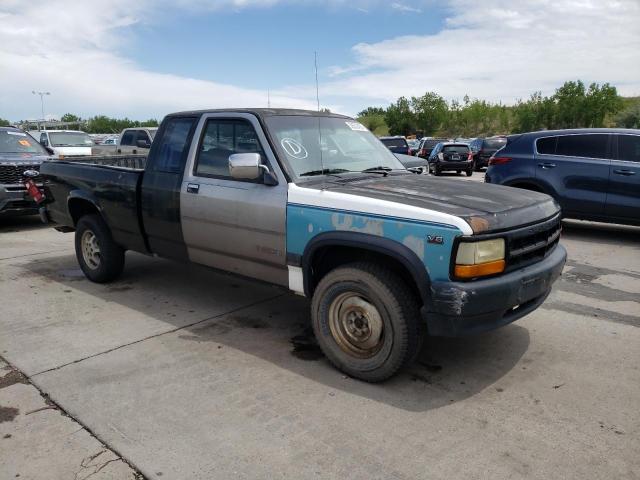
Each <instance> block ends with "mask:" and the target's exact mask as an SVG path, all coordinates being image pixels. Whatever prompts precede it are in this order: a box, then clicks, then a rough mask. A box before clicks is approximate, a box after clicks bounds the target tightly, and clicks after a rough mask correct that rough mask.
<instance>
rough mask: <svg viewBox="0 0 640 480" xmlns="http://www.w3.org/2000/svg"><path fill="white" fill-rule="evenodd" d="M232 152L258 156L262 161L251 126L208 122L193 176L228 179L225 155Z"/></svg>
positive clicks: (245, 122)
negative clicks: (256, 154)
mask: <svg viewBox="0 0 640 480" xmlns="http://www.w3.org/2000/svg"><path fill="white" fill-rule="evenodd" d="M235 153H258V154H260V155H261V156H262V157H263V158H264V152H263V150H262V147H261V146H260V141H259V140H258V135H257V134H256V131H255V130H254V128H253V126H252V125H251V124H250V123H249V122H247V121H245V120H223V119H210V120H208V121H207V124H206V126H205V129H204V134H203V136H202V140H201V143H200V148H199V149H198V158H197V160H196V169H195V175H198V176H202V177H216V178H231V175H230V173H229V156H230V155H233V154H235Z"/></svg>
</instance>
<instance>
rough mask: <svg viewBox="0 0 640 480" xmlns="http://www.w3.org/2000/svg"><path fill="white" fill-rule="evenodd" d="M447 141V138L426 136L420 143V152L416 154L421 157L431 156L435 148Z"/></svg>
mask: <svg viewBox="0 0 640 480" xmlns="http://www.w3.org/2000/svg"><path fill="white" fill-rule="evenodd" d="M446 141H447V140H446V139H445V138H433V137H425V138H423V139H421V140H420V145H418V153H417V154H416V156H418V157H420V158H429V157H430V156H431V152H432V151H433V148H434V147H435V146H436V145H437V144H439V143H440V142H446Z"/></svg>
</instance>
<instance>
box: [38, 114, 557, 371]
mask: <svg viewBox="0 0 640 480" xmlns="http://www.w3.org/2000/svg"><path fill="white" fill-rule="evenodd" d="M42 174H43V177H44V180H45V193H46V196H47V199H48V202H49V204H48V205H47V209H48V212H47V215H48V217H49V219H50V220H51V221H52V222H53V223H54V225H55V226H56V227H57V228H58V229H60V230H62V231H75V245H76V255H77V258H78V262H79V264H80V267H81V268H82V270H83V271H84V273H85V275H86V276H87V277H88V278H89V279H91V280H92V281H95V282H109V281H113V280H115V279H116V278H117V277H118V276H119V275H120V274H121V273H122V271H123V267H124V263H125V252H126V251H127V250H133V251H138V252H142V253H145V254H149V255H151V254H153V255H157V256H161V257H167V258H173V259H177V260H182V261H190V262H195V263H199V264H202V265H207V266H209V267H213V268H215V269H220V270H224V271H227V272H231V273H234V274H238V275H242V276H244V277H249V278H253V279H257V280H261V281H264V282H268V283H271V284H274V285H278V286H281V287H282V288H284V289H287V290H289V291H291V292H292V293H294V294H298V295H302V296H305V297H308V298H309V299H310V322H311V324H312V326H313V329H314V332H315V335H316V338H317V340H318V343H319V345H320V347H321V348H322V350H323V352H324V353H325V355H326V356H327V358H329V360H330V361H331V362H332V363H333V364H334V365H335V366H336V367H337V368H339V369H340V370H342V371H344V372H346V373H347V374H349V375H351V376H354V377H356V378H359V379H362V380H365V381H371V382H376V381H382V380H385V379H387V378H389V377H390V376H392V375H394V374H395V373H396V372H397V371H398V370H399V369H401V368H402V367H403V366H404V365H406V364H407V363H409V362H410V361H411V360H412V359H413V358H414V357H415V355H416V354H417V352H418V350H419V349H420V346H421V342H422V339H423V337H424V335H425V334H427V333H428V334H430V335H434V336H460V335H468V334H473V333H479V332H483V331H486V330H490V329H492V328H497V327H500V326H503V325H506V324H508V323H511V322H513V321H515V320H517V319H518V318H520V317H522V316H524V315H526V314H528V313H530V312H531V311H533V310H535V309H536V308H537V307H539V306H540V305H541V304H542V302H544V300H545V299H546V297H547V295H548V294H549V292H550V289H551V285H552V284H553V282H554V281H555V280H556V279H557V278H558V276H559V275H560V273H561V271H562V267H563V265H564V262H565V259H566V252H565V250H564V248H563V247H562V246H561V245H560V244H559V236H560V210H559V208H558V205H557V204H556V203H555V201H554V200H553V199H552V198H551V197H549V196H547V195H544V194H540V193H536V192H520V191H516V190H514V189H511V188H508V187H499V186H488V185H484V184H480V183H472V182H459V181H456V180H451V179H442V178H435V177H430V176H426V175H416V174H413V173H411V172H409V171H407V170H406V169H405V168H404V167H403V165H402V163H400V162H399V161H398V159H397V158H396V157H395V156H394V155H393V154H392V153H391V152H390V151H389V150H388V149H387V148H386V147H385V146H384V145H383V144H382V143H381V142H380V141H379V140H378V139H376V138H375V137H374V136H373V134H371V132H369V131H368V130H367V129H366V128H365V127H364V126H362V125H361V124H360V123H358V122H357V121H355V120H353V119H351V118H349V117H345V116H342V115H337V114H332V113H323V112H310V111H303V110H285V109H238V110H206V111H195V112H182V113H176V114H171V115H169V116H167V117H166V118H165V119H164V120H163V122H162V125H161V126H160V129H159V131H158V133H157V136H156V138H155V139H154V141H153V144H152V145H151V149H150V152H149V156H148V159H147V161H146V165H145V168H144V170H143V169H133V168H124V167H116V166H108V165H90V164H82V163H78V162H64V161H56V162H46V163H45V164H44V165H43V167H42Z"/></svg>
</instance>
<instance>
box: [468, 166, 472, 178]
mask: <svg viewBox="0 0 640 480" xmlns="http://www.w3.org/2000/svg"><path fill="white" fill-rule="evenodd" d="M471 175H473V167H471V168H469V169H467V177H470V176H471Z"/></svg>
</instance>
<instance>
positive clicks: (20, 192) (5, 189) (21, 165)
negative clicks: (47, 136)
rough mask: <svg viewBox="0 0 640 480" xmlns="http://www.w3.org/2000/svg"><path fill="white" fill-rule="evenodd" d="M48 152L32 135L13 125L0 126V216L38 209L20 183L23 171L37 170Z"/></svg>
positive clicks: (36, 211) (31, 212) (35, 211)
mask: <svg viewBox="0 0 640 480" xmlns="http://www.w3.org/2000/svg"><path fill="white" fill-rule="evenodd" d="M50 157H51V154H50V153H49V152H48V151H47V150H46V149H45V148H44V147H43V146H42V145H40V144H39V143H38V142H37V141H36V140H35V139H34V138H32V137H31V136H30V135H27V134H26V133H25V132H23V131H22V130H19V129H17V128H13V127H0V217H4V216H12V215H24V214H34V213H38V207H37V205H36V203H35V202H34V201H33V200H32V199H31V198H30V197H29V196H28V194H27V191H26V189H25V187H24V185H23V183H22V178H23V175H22V174H23V172H25V171H26V170H39V168H40V164H41V163H42V161H43V160H46V159H48V158H50Z"/></svg>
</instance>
